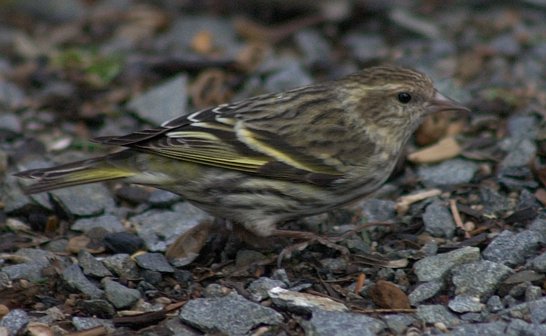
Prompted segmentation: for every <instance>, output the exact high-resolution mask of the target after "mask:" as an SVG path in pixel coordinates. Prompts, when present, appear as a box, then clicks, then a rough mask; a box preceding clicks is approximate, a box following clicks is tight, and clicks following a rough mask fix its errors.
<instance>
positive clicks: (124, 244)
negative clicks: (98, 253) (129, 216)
mask: <svg viewBox="0 0 546 336" xmlns="http://www.w3.org/2000/svg"><path fill="white" fill-rule="evenodd" d="M104 246H106V248H107V249H108V250H110V251H112V252H113V253H126V254H133V253H135V252H136V251H138V250H140V249H142V248H143V247H144V241H143V240H142V239H140V237H138V236H136V235H134V234H132V233H129V232H126V231H124V232H114V233H110V234H107V235H106V236H104Z"/></svg>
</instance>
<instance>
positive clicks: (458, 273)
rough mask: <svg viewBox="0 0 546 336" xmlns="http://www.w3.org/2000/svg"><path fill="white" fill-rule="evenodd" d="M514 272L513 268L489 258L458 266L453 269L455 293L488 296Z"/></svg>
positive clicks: (480, 296)
mask: <svg viewBox="0 0 546 336" xmlns="http://www.w3.org/2000/svg"><path fill="white" fill-rule="evenodd" d="M512 272H513V271H512V269H511V268H509V267H507V266H504V265H502V264H499V263H494V262H491V261H488V260H483V261H476V262H472V263H468V264H463V265H460V266H456V267H455V268H453V270H452V273H453V277H452V281H453V284H454V285H455V293H456V294H457V295H467V296H475V297H479V298H484V297H487V296H488V295H490V294H491V293H492V292H493V291H494V290H495V289H496V288H497V286H498V285H499V284H500V283H501V281H502V280H503V279H505V278H506V277H507V276H508V275H510V273H512Z"/></svg>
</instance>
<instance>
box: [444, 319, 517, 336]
mask: <svg viewBox="0 0 546 336" xmlns="http://www.w3.org/2000/svg"><path fill="white" fill-rule="evenodd" d="M506 325H507V323H506V322H503V321H495V322H489V323H472V324H463V325H460V326H455V327H454V328H453V329H452V330H451V332H449V335H450V336H498V335H505V330H506Z"/></svg>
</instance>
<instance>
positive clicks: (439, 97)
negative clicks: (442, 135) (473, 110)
mask: <svg viewBox="0 0 546 336" xmlns="http://www.w3.org/2000/svg"><path fill="white" fill-rule="evenodd" d="M427 110H428V112H429V113H436V112H441V111H460V112H464V113H469V112H470V109H468V107H466V106H464V105H462V104H460V103H457V102H456V101H454V100H453V99H451V98H448V97H446V96H444V95H443V94H441V93H440V92H438V91H436V93H435V94H434V98H433V99H432V101H431V103H430V104H429V106H428V108H427Z"/></svg>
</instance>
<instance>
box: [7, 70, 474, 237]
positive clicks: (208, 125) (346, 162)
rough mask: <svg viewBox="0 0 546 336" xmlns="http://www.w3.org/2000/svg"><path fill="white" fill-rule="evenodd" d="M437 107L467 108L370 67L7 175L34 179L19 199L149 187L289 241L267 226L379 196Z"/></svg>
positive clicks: (419, 77)
mask: <svg viewBox="0 0 546 336" xmlns="http://www.w3.org/2000/svg"><path fill="white" fill-rule="evenodd" d="M445 110H455V111H461V112H463V111H468V109H467V108H465V107H464V106H462V105H460V104H458V103H456V102H454V101H453V100H451V99H449V98H446V97H445V96H443V95H442V94H440V93H439V92H438V91H437V90H436V89H435V88H434V86H433V83H432V81H431V80H430V78H429V77H427V76H426V75H424V74H422V73H419V72H417V71H414V70H409V69H405V68H400V67H394V66H381V67H372V68H368V69H364V70H362V71H360V72H357V73H355V74H352V75H349V76H347V77H344V78H341V79H339V80H335V81H330V82H324V83H318V84H313V85H309V86H304V87H300V88H296V89H293V90H289V91H286V92H281V93H273V94H265V95H261V96H257V97H253V98H249V99H245V100H241V101H238V102H234V103H231V104H223V105H220V106H217V107H214V108H209V109H204V110H201V111H197V112H195V113H192V114H190V115H187V116H182V117H179V118H176V119H173V120H170V121H167V122H165V123H163V124H162V125H161V126H160V127H157V128H152V129H146V130H142V131H137V132H134V133H131V134H128V135H123V136H111V137H101V138H97V139H94V141H96V142H98V143H101V144H105V145H115V146H121V147H125V149H124V150H122V151H120V152H117V153H114V154H110V155H106V156H103V157H98V158H92V159H88V160H83V161H78V162H73V163H68V164H64V165H60V166H57V167H52V168H45V169H33V170H28V171H24V172H20V173H18V174H17V176H20V177H26V178H30V179H35V180H36V181H37V183H35V184H33V185H31V186H30V187H28V188H27V189H26V192H28V193H37V192H42V191H48V190H52V189H57V188H64V187H69V186H73V185H79V184H84V183H92V182H98V181H105V180H114V179H120V180H123V181H126V182H129V183H136V184H143V185H148V186H153V187H157V188H161V189H165V190H168V191H171V192H173V193H176V194H179V195H181V196H183V197H184V198H185V199H186V200H187V201H189V202H191V203H193V204H194V205H196V206H197V207H200V208H202V209H204V210H206V211H208V212H210V213H211V214H213V215H215V216H217V217H221V218H225V219H228V220H230V221H232V222H233V223H236V224H238V225H241V226H242V227H243V228H244V229H246V230H247V231H250V232H251V233H253V234H255V235H258V236H261V237H267V236H274V235H279V236H281V235H283V236H289V235H287V232H290V231H287V230H280V229H278V228H277V224H279V223H281V222H283V221H286V220H288V219H292V218H296V217H300V216H308V215H313V214H318V213H322V212H325V211H328V210H330V209H333V208H336V207H339V206H341V205H343V204H346V203H348V202H350V201H353V200H355V199H357V198H360V197H363V196H365V195H367V194H370V193H371V192H373V191H374V190H376V189H377V188H379V187H380V186H381V185H382V184H383V183H384V182H385V180H387V178H388V177H389V175H390V174H391V172H392V170H393V168H394V166H395V164H396V162H397V160H398V157H399V156H400V153H401V152H402V148H403V146H404V145H405V144H406V142H407V141H408V139H409V138H410V136H411V134H412V133H413V131H414V130H415V129H416V127H417V126H418V125H419V124H420V122H421V120H422V119H423V117H425V116H426V115H428V114H430V113H434V112H439V111H445ZM293 232H294V233H297V231H293ZM295 236H297V234H296V235H295Z"/></svg>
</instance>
